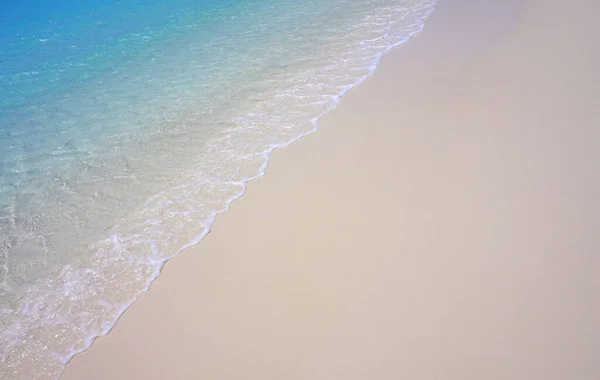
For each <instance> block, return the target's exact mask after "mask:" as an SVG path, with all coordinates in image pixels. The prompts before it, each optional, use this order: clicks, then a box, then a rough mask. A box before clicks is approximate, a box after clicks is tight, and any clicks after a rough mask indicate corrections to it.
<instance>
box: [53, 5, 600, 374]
mask: <svg viewBox="0 0 600 380" xmlns="http://www.w3.org/2000/svg"><path fill="white" fill-rule="evenodd" d="M599 3H600V2H598V1H591V0H590V1H585V0H574V1H571V2H568V3H567V2H564V1H558V0H544V1H543V0H529V1H525V0H523V1H520V0H514V1H513V0H507V1H491V0H454V1H450V0H445V1H442V2H441V3H440V4H439V5H438V9H437V10H436V12H434V14H433V16H432V17H431V18H430V20H429V21H428V24H427V27H426V29H425V31H424V32H423V33H422V34H421V35H419V36H417V37H416V38H415V39H413V40H412V41H411V42H410V43H409V44H407V45H405V46H403V47H400V48H398V49H396V50H394V51H393V52H392V53H391V54H389V55H388V56H387V57H386V58H384V60H383V62H382V64H381V66H380V67H379V68H378V70H377V72H376V74H375V76H374V77H373V78H371V79H370V80H368V81H367V82H365V83H363V84H362V85H361V86H360V87H359V88H357V89H355V90H354V91H352V92H351V93H350V94H348V95H347V96H346V98H345V99H344V100H343V102H342V104H341V105H340V106H339V108H337V109H336V110H335V111H334V112H333V113H331V114H330V115H328V116H327V117H326V118H324V119H323V120H322V122H321V130H320V131H319V132H317V133H315V134H312V135H310V136H308V137H306V138H304V139H302V140H301V141H300V142H298V143H296V144H294V145H293V146H291V147H288V148H285V149H282V150H280V151H278V152H276V154H275V155H274V157H273V160H272V164H271V166H270V168H269V170H268V174H267V175H266V176H265V177H263V178H261V179H259V180H257V181H255V182H253V183H252V184H251V185H250V187H249V189H248V193H247V195H245V196H244V197H243V198H242V199H241V200H240V201H237V202H235V203H234V204H233V207H232V208H231V210H230V211H228V212H226V213H225V214H223V215H222V216H220V217H219V218H218V220H217V222H216V224H215V225H214V229H213V232H212V233H211V234H210V235H209V236H208V237H207V238H206V239H205V240H204V241H203V242H202V243H201V244H200V245H199V246H197V247H194V248H192V249H190V250H188V251H186V252H184V253H183V254H181V255H180V256H179V257H177V258H176V259H174V260H172V261H171V262H169V263H168V264H167V266H166V268H165V270H164V272H163V275H162V276H161V277H160V278H159V280H158V281H156V283H155V284H154V285H153V286H152V288H151V290H150V291H149V292H148V293H146V294H144V295H143V296H141V297H140V299H139V300H138V301H137V302H136V303H135V304H134V306H133V307H132V308H131V309H130V310H129V311H128V312H127V313H126V314H125V315H124V316H123V317H122V319H121V320H120V321H119V323H118V324H117V326H116V328H115V329H114V330H113V332H112V333H111V334H110V335H109V336H108V337H104V338H100V339H98V340H97V341H96V343H95V344H94V345H93V347H92V348H91V349H90V350H89V351H88V352H86V353H85V354H83V355H80V356H78V357H76V358H75V359H74V360H73V361H72V362H71V363H70V365H69V366H68V368H67V370H66V372H65V373H64V376H63V378H64V379H86V380H87V379H90V380H93V379H261V380H266V379H327V380H329V379H344V380H350V379H382V380H389V379H457V380H459V379H460V380H465V379H477V380H480V379H486V380H489V379H503V380H505V379H527V380H531V379H540V380H542V379H543V380H551V379H569V380H570V379H577V380H582V379H590V380H592V379H594V380H595V379H600V360H599V359H600V168H599V165H600V100H599V99H600V95H599V90H600V77H599V75H598V73H597V69H598V68H599V67H600V59H599V58H600V54H599V50H600V48H599V47H600V44H599V43H598V41H597V39H598V36H599V35H600V33H599V30H600V27H599V25H600V24H599V23H598V20H599V19H600V5H599Z"/></svg>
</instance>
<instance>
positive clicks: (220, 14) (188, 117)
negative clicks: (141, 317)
mask: <svg viewBox="0 0 600 380" xmlns="http://www.w3.org/2000/svg"><path fill="white" fill-rule="evenodd" d="M434 5H435V0H304V1H297V0H213V1H207V0H129V1H122V0H103V1H99V0H89V1H83V2H73V1H67V0H54V1H49V0H21V1H15V2H2V3H1V4H0V379H52V378H57V377H58V376H59V375H60V373H61V372H62V370H63V369H64V367H65V365H66V363H68V361H69V360H70V359H71V358H72V357H73V356H74V355H76V354H77V353H80V352H82V351H84V350H85V349H86V348H88V347H89V346H90V344H91V343H92V342H93V339H94V338H95V337H97V336H100V335H103V334H107V333H108V332H109V331H110V329H111V328H112V327H113V325H114V323H115V322H116V320H117V319H118V317H119V316H120V315H121V314H122V313H123V311H124V310H125V309H126V308H127V307H129V306H130V305H131V303H132V302H133V301H134V300H135V299H136V297H137V296H138V295H139V294H140V293H141V292H143V291H145V290H147V289H148V287H149V285H150V283H151V282H152V281H153V280H154V279H155V278H156V277H157V276H158V275H159V273H160V270H161V268H162V266H163V264H164V263H165V261H166V260H168V259H169V258H171V257H173V256H174V255H176V254H177V253H179V252H180V251H181V250H182V249H184V248H186V247H188V246H190V245H193V244H197V243H198V242H200V240H201V239H202V238H203V237H204V236H205V235H206V234H207V233H208V232H209V229H210V226H211V224H212V222H213V220H214V218H215V216H216V215H217V214H218V213H219V212H222V211H224V210H226V209H227V208H228V206H229V204H230V203H231V202H232V201H233V200H234V199H236V198H238V197H240V196H241V195H242V194H243V193H244V190H245V184H246V183H247V182H248V181H249V180H251V179H253V178H256V177H257V176H260V175H262V174H264V173H265V170H266V165H267V163H268V159H269V155H270V153H271V152H272V151H273V150H274V149H276V148H279V147H283V146H285V145H288V144H290V143H291V142H294V141H295V140H297V139H299V138H300V137H302V136H304V135H306V134H307V133H310V132H312V131H314V130H315V129H316V128H317V122H318V119H319V118H320V117H321V116H323V115H324V114H326V113H327V112H329V111H330V110H331V109H333V108H334V107H335V106H336V105H337V103H338V102H339V100H340V99H341V97H342V96H343V95H344V94H345V93H346V92H347V91H348V90H350V89H351V88H352V87H354V86H355V85H357V84H358V83H360V82H362V81H363V80H364V79H366V78H367V77H368V76H369V75H371V74H372V73H373V70H374V69H375V67H376V65H377V63H378V62H379V60H380V59H381V57H382V55H383V54H384V53H385V52H387V51H389V50H390V49H391V48H393V47H395V46H398V45H400V44H402V43H404V42H406V41H408V40H409V39H410V37H411V36H413V35H414V34H416V33H418V32H419V31H421V30H422V28H423V23H424V21H425V19H426V18H427V16H428V15H429V14H430V13H431V12H432V11H433V7H434ZM365 127H368V126H365Z"/></svg>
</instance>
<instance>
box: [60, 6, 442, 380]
mask: <svg viewBox="0 0 600 380" xmlns="http://www.w3.org/2000/svg"><path fill="white" fill-rule="evenodd" d="M436 1H439V0H436ZM430 8H431V11H429V12H428V14H427V15H426V16H425V17H423V18H421V19H419V23H420V24H421V25H420V28H419V29H418V30H417V31H415V32H412V33H410V34H409V35H408V36H407V37H405V38H404V39H402V40H401V41H400V42H397V43H395V44H393V45H390V46H389V47H388V48H386V50H385V51H384V52H382V53H381V54H379V55H378V56H377V57H376V59H375V60H374V62H373V64H372V65H371V67H370V68H369V73H368V74H366V75H364V76H363V77H360V78H359V79H358V80H357V81H356V82H355V83H353V84H352V85H350V86H348V88H347V89H346V90H344V91H343V92H342V93H340V94H338V95H337V96H336V97H337V100H336V104H335V105H334V106H332V107H331V108H330V109H328V110H326V111H325V112H323V113H322V114H321V115H320V116H318V117H315V118H314V119H312V124H313V125H314V129H312V130H310V131H308V132H306V133H304V134H302V135H300V136H299V137H297V138H295V139H293V140H291V141H289V142H285V143H280V144H278V145H276V146H274V147H273V148H271V149H269V150H267V151H264V152H261V155H262V156H264V158H265V161H264V163H263V164H262V165H261V166H260V169H259V173H258V174H256V175H255V176H252V177H249V178H243V179H242V180H240V184H242V186H243V189H242V191H241V192H240V193H239V194H237V195H236V196H235V197H233V198H231V199H229V200H228V201H227V202H226V206H225V208H224V209H222V210H218V211H216V212H215V214H214V215H213V216H212V217H211V218H210V221H209V222H208V223H206V224H207V225H208V228H207V229H206V230H205V231H203V232H202V233H201V234H200V235H198V236H197V237H194V238H193V239H192V241H190V242H189V243H186V244H184V245H183V246H182V248H181V249H179V250H178V251H177V253H175V254H174V255H173V256H171V257H169V258H167V259H165V260H164V261H163V262H162V265H161V267H160V268H159V269H158V272H157V273H156V274H155V275H153V276H152V277H150V278H148V281H147V282H148V284H149V285H148V287H146V288H145V290H143V291H142V292H141V293H139V294H137V295H136V296H135V298H133V299H132V300H131V301H130V302H129V303H128V304H127V305H126V306H125V307H123V308H122V309H121V310H122V311H121V312H120V313H119V316H118V317H117V320H116V321H115V322H114V323H113V324H112V325H111V327H110V328H109V329H107V330H106V331H105V332H103V333H102V334H100V335H97V336H94V337H92V338H91V339H90V340H89V341H90V343H89V344H88V345H87V346H86V347H85V348H83V349H82V350H79V351H76V352H75V353H74V354H72V355H70V357H69V359H68V360H66V363H67V364H66V365H67V366H68V365H69V363H70V362H71V361H72V360H73V359H75V358H76V357H78V356H80V355H82V354H84V353H85V352H87V351H88V350H89V349H90V348H91V347H92V346H93V344H94V342H95V341H96V340H97V339H99V338H103V337H108V336H109V335H110V333H111V332H112V330H113V329H114V328H115V327H116V325H117V324H118V323H119V319H120V318H121V317H122V316H123V314H124V313H126V312H127V311H128V310H129V309H130V308H131V307H133V306H134V304H135V303H136V301H137V300H138V298H139V297H141V296H143V295H144V294H145V293H147V292H149V291H150V289H151V287H152V285H153V283H154V282H155V281H156V280H157V279H158V278H159V277H160V276H161V274H162V271H163V270H164V267H165V265H167V264H168V263H169V262H170V261H171V260H173V259H174V258H176V257H177V256H179V255H181V254H182V253H184V252H185V251H186V250H188V249H194V248H195V247H197V246H198V245H200V244H202V241H203V240H204V239H205V238H206V237H207V236H208V235H210V233H211V230H212V226H213V224H214V223H215V221H216V220H217V219H218V218H219V217H220V216H221V215H222V214H223V213H226V212H228V211H229V210H230V208H231V205H232V204H233V203H234V202H236V201H238V200H241V199H242V198H243V197H244V195H245V194H246V192H247V190H248V185H250V184H251V183H252V182H254V181H256V180H259V179H261V178H262V177H264V176H266V175H267V170H268V167H269V165H270V163H271V159H272V155H273V153H275V152H276V151H279V150H280V149H285V148H287V147H289V146H291V145H293V144H296V143H298V142H299V141H300V140H302V139H303V138H305V137H307V136H310V135H312V134H314V133H315V132H318V131H319V129H320V127H319V121H320V120H321V119H323V118H324V117H326V116H327V115H328V114H330V113H331V112H333V111H335V109H336V108H337V107H338V106H339V104H340V103H341V102H342V100H343V98H344V97H345V96H346V95H347V94H348V93H349V92H351V91H353V90H355V89H356V88H357V87H359V86H360V85H361V84H362V83H364V82H365V81H367V80H369V79H370V78H371V77H372V76H373V75H374V73H375V71H376V70H377V68H378V66H379V64H380V63H381V60H382V59H384V58H385V56H386V55H387V54H389V53H391V51H392V50H394V49H396V48H400V47H402V46H403V45H405V44H407V43H409V42H410V41H411V40H412V39H413V38H415V37H417V36H418V35H419V34H421V33H422V32H423V30H424V29H425V25H424V24H425V22H426V21H427V19H428V18H429V17H430V16H431V13H433V12H434V11H435V5H433V6H431V7H430ZM65 370H66V367H65ZM63 373H64V370H63V372H62V373H61V374H60V375H59V378H62V374H63Z"/></svg>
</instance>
